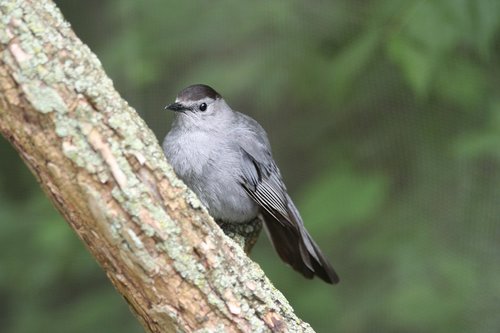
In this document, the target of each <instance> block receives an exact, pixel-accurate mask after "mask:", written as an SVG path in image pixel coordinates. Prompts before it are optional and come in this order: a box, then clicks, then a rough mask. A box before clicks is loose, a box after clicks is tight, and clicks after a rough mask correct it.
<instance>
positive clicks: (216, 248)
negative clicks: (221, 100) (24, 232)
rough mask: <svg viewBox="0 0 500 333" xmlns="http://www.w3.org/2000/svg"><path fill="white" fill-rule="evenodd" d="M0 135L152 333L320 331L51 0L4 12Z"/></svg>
mask: <svg viewBox="0 0 500 333" xmlns="http://www.w3.org/2000/svg"><path fill="white" fill-rule="evenodd" d="M0 132H1V133H2V134H3V136H5V138H6V139H7V140H8V141H10V142H11V143H12V145H14V147H15V148H16V149H17V151H18V152H19V154H20V155H21V156H22V158H23V159H24V161H25V162H26V164H27V165H28V166H29V168H30V169H31V171H32V172H33V173H34V175H35V176H36V178H37V179H38V181H39V183H40V185H41V186H42V188H43V189H44V191H45V192H46V193H47V195H48V196H49V198H50V199H51V200H52V201H53V203H54V205H55V206H56V207H57V209H58V210H59V211H60V212H61V214H62V215H63V216H64V217H65V218H66V220H67V221H68V222H69V224H70V225H71V227H72V228H73V229H74V230H75V232H76V233H77V234H78V236H79V237H80V238H81V239H82V240H83V242H84V243H85V244H86V246H87V248H88V249H89V251H90V252H91V253H92V255H93V256H94V257H95V258H96V260H97V261H98V262H99V264H100V265H101V266H102V267H103V269H104V271H105V272H106V274H107V276H108V277H109V279H110V280H111V281H112V283H113V285H114V286H115V287H116V289H117V290H118V291H119V292H120V293H121V294H122V295H123V296H124V298H125V299H126V300H127V302H128V303H129V304H130V306H131V308H132V309H133V311H134V312H135V314H136V315H137V317H138V319H139V320H140V321H141V323H142V324H143V325H144V327H145V329H146V331H148V332H172V331H183V332H193V331H198V332H213V331H217V332H265V331H275V332H284V331H288V332H312V329H311V328H310V326H309V325H308V324H306V323H304V322H303V321H301V320H300V319H298V318H297V317H296V316H295V315H294V313H293V309H292V308H291V307H290V306H289V304H288V302H287V301H286V299H285V298H284V297H283V295H282V294H281V293H280V292H279V291H277V290H276V289H275V288H274V287H273V286H272V284H271V283H270V282H269V280H268V279H267V278H266V276H265V275H264V273H263V272H262V271H261V269H260V268H259V266H258V265H256V264H255V263H253V262H252V261H251V260H250V259H249V258H248V257H247V256H246V255H245V254H244V253H243V251H242V250H241V248H239V246H238V245H236V244H235V243H234V242H233V241H231V240H230V239H229V238H227V237H225V236H224V234H223V233H222V231H221V230H220V229H219V228H218V227H217V225H216V224H215V223H214V221H213V220H212V218H211V217H210V216H209V215H208V213H207V211H206V209H204V208H203V207H202V205H201V204H200V202H199V201H198V199H197V198H196V197H195V195H193V193H192V192H191V191H189V190H188V189H187V188H186V187H185V185H184V184H183V183H182V182H181V181H179V180H178V179H177V178H176V176H175V174H174V172H173V171H172V169H171V167H170V166H169V165H168V164H167V162H166V160H165V158H164V155H163V152H162V150H161V148H160V147H159V145H158V143H157V141H156V139H155V137H154V135H153V133H152V132H151V131H150V129H149V128H148V127H147V126H146V124H145V123H144V122H143V120H142V119H141V118H140V117H139V116H138V115H137V113H136V112H135V111H134V110H133V109H132V108H131V107H129V106H128V104H127V102H126V101H124V100H123V99H122V98H121V97H120V96H119V94H118V93H117V92H116V91H115V90H114V88H113V84H112V82H111V80H110V79H109V78H107V77H106V74H105V73H104V71H103V70H102V68H101V64H100V63H99V60H98V59H97V58H96V56H95V55H94V54H92V53H91V51H90V50H89V48H88V47H87V46H85V45H84V44H83V43H82V42H81V41H80V40H79V39H78V38H77V37H76V36H75V34H74V33H73V31H72V30H71V28H70V25H69V24H68V23H67V22H65V21H64V19H63V17H62V15H61V13H60V12H59V10H58V9H57V8H56V6H55V5H54V4H53V3H52V2H51V1H47V0H24V1H23V0H19V1H15V0H2V1H1V2H0Z"/></svg>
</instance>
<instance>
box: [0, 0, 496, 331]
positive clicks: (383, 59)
mask: <svg viewBox="0 0 500 333" xmlns="http://www.w3.org/2000/svg"><path fill="white" fill-rule="evenodd" d="M57 3H58V5H59V6H60V8H61V9H62V11H63V13H64V15H65V16H66V18H67V19H68V20H69V21H70V22H71V23H72V25H73V28H74V29H75V31H76V32H77V34H78V35H79V36H80V38H82V39H83V41H84V42H86V43H87V44H88V45H89V46H90V47H91V48H92V50H93V51H94V52H96V53H97V55H98V56H99V58H100V59H101V61H102V63H103V65H104V67H105V69H106V70H107V73H108V74H109V76H110V77H111V78H113V80H114V82H115V85H116V87H117V89H118V90H119V91H120V92H121V93H122V95H123V96H124V98H125V99H127V100H128V101H129V102H130V103H131V104H132V105H133V106H134V107H135V108H136V110H138V111H139V112H140V113H141V115H142V116H143V117H144V118H145V119H146V121H147V123H148V124H149V125H150V126H151V127H152V128H153V130H154V131H155V133H156V134H157V135H158V138H159V140H162V138H163V136H164V134H165V133H166V132H167V130H168V129H169V126H170V122H171V120H172V118H171V117H172V115H171V114H168V113H166V112H165V111H163V106H164V105H165V104H167V103H169V102H171V101H172V100H173V99H174V97H175V95H176V93H177V92H178V91H179V90H180V89H181V88H183V87H184V86H186V85H188V84H192V83H208V84H210V85H212V86H214V87H215V88H216V89H217V90H218V91H219V92H221V93H222V94H223V96H225V98H226V100H228V101H229V103H230V104H231V105H232V106H233V107H234V108H236V109H238V110H241V111H244V112H245V113H248V114H250V115H251V116H253V117H254V118H256V119H258V120H259V122H260V123H261V124H262V125H263V126H264V127H265V128H266V129H267V130H268V132H269V135H270V139H271V142H272V144H273V149H274V155H275V158H276V159H277V160H278V164H279V165H280V166H281V170H282V173H283V174H284V177H285V179H286V182H287V184H288V187H289V190H290V192H291V194H292V197H293V198H294V199H295V201H296V203H297V205H298V206H299V209H300V210H301V212H302V215H303V218H304V220H305V222H306V225H307V226H308V228H309V230H310V232H311V233H312V234H313V235H314V238H315V239H316V240H317V242H318V243H319V244H320V245H321V247H322V248H323V249H324V251H325V252H326V253H327V254H328V256H329V257H330V258H331V261H332V263H333V264H334V266H335V267H336V269H337V270H338V272H339V274H340V276H341V279H342V281H341V284H339V285H338V286H336V287H331V286H329V285H326V284H324V283H322V282H321V281H318V280H313V281H308V280H304V279H303V278H302V277H301V276H299V275H298V274H296V273H294V272H293V271H292V270H291V269H289V268H288V267H286V266H284V265H282V264H281V261H280V260H279V259H278V256H277V255H275V254H274V252H273V250H272V248H271V247H270V245H269V242H268V241H267V239H266V238H265V236H264V237H262V238H261V240H260V242H259V244H258V246H257V248H256V250H255V253H254V255H253V257H254V259H255V260H256V261H257V262H258V263H260V264H261V266H262V267H263V269H264V270H265V271H266V273H267V274H268V276H269V277H270V278H271V280H272V281H273V282H274V283H275V284H276V286H277V287H278V288H279V289H281V290H282V291H283V293H284V294H285V295H286V296H287V298H288V299H289V300H290V302H291V303H292V305H293V306H294V308H295V309H296V311H297V313H298V314H299V316H301V317H302V318H303V319H304V320H306V321H308V322H310V323H311V324H312V326H313V327H314V328H315V329H316V330H317V332H454V333H460V332H464V333H465V332H476V333H488V332H499V331H500V316H499V315H498V311H499V309H500V278H499V276H500V264H499V261H498V258H500V224H499V219H500V203H499V201H500V149H499V148H500V94H499V85H500V52H499V51H500V2H499V1H497V0H481V1H474V0H436V1H426V0H414V1H410V0H407V1H393V0H371V1H369V0H365V1H361V0H358V1H351V0H333V1H320V0H317V1H307V2H306V1H299V0H289V1H246V2H242V1H241V2H236V1H230V0H220V1H219V0H218V1H161V0H155V1H148V2H141V1H135V0H108V1H99V0H92V1H76V0H60V1H57ZM0 161H1V163H0V331H2V332H5V333H14V332H15V333H31V332H54V333H57V332H76V333H77V332H93V331H94V332H124V333H127V332H141V328H140V327H139V325H138V324H137V323H136V322H135V319H134V318H133V317H132V315H131V314H130V313H129V312H128V310H127V307H126V305H125V303H124V302H123V301H122V300H121V299H120V297H119V296H118V295H117V294H116V293H115V291H114V290H113V288H112V286H111V285H110V283H109V282H107V280H106V278H105V276H104V274H103V273H102V271H101V270H100V268H99V267H98V266H97V265H96V263H95V262H94V260H93V259H92V258H91V257H90V255H89V254H88V253H87V252H86V250H85V249H84V246H83V245H82V244H81V243H80V242H79V241H78V239H77V238H76V237H75V235H74V234H73V233H72V231H71V230H70V229H69V227H68V226H67V225H66V224H65V223H64V221H63V220H62V218H61V217H60V216H59V215H58V214H57V213H56V211H55V210H54V208H53V207H52V206H51V204H50V203H49V202H48V200H47V198H46V197H45V196H44V195H43V194H42V193H41V191H40V189H39V187H38V186H37V184H36V182H35V181H34V178H33V177H32V175H31V174H30V173H29V172H28V170H27V169H26V167H25V166H24V165H23V163H22V162H21V161H20V160H19V158H18V156H17V154H16V153H15V152H14V151H13V149H12V148H11V147H10V146H8V144H7V142H6V141H5V140H4V139H0Z"/></svg>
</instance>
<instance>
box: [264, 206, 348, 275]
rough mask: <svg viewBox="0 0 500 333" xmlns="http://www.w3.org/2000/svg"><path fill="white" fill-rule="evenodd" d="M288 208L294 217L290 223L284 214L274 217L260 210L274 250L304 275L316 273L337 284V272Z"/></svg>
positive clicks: (293, 209) (294, 210) (296, 213)
mask: <svg viewBox="0 0 500 333" xmlns="http://www.w3.org/2000/svg"><path fill="white" fill-rule="evenodd" d="M292 205H293V204H292ZM292 207H293V208H292ZM292 207H289V208H291V209H292V211H291V213H292V214H291V215H292V216H291V218H292V219H294V220H295V221H293V223H290V222H291V221H289V220H288V219H286V218H284V217H281V216H278V217H275V216H274V215H271V214H269V213H268V212H267V211H263V212H262V214H263V216H264V220H265V226H266V230H267V231H268V234H269V237H270V238H271V241H272V243H273V246H274V248H275V249H276V252H278V254H279V256H280V257H281V259H282V260H283V261H284V262H286V263H288V264H289V265H291V266H292V267H293V269H295V270H296V271H298V272H300V273H301V274H302V275H304V276H305V277H306V278H308V279H311V278H313V277H314V276H318V277H319V278H321V279H322V280H324V281H325V282H327V283H331V284H335V283H338V282H339V277H338V275H337V273H335V271H334V269H333V268H332V266H331V265H330V263H329V262H328V260H327V259H326V258H325V256H324V255H323V253H322V252H321V250H320V249H319V247H318V245H317V244H316V243H315V242H314V240H313V239H312V238H311V236H310V235H309V233H308V232H307V230H306V229H305V227H304V225H303V224H302V221H301V220H297V219H300V216H298V212H297V211H296V209H295V207H294V206H292ZM294 215H295V216H294ZM277 219H283V220H282V221H280V220H277Z"/></svg>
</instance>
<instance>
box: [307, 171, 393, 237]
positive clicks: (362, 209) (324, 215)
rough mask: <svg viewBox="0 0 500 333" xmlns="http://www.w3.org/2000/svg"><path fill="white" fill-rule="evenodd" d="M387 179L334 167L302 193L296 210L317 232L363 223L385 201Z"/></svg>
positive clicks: (332, 230)
mask: <svg viewBox="0 0 500 333" xmlns="http://www.w3.org/2000/svg"><path fill="white" fill-rule="evenodd" d="M387 190H388V182H387V179H386V178H385V177H383V176H380V175H366V174H359V173H354V172H353V170H352V168H348V167H345V166H344V167H338V168H336V169H333V170H331V171H329V172H328V173H326V174H324V175H323V176H321V177H317V178H316V180H315V181H314V183H313V184H311V185H310V186H309V187H308V188H307V189H306V190H305V191H304V193H303V195H302V200H301V201H300V209H301V212H302V215H303V217H304V219H305V220H307V221H308V226H309V227H310V228H311V229H312V230H315V229H316V232H317V233H321V232H326V231H329V232H335V230H339V229H342V228H345V227H346V226H350V227H353V226H354V225H355V224H356V223H366V222H367V219H369V218H370V217H372V216H373V214H375V213H376V212H377V211H378V210H379V209H380V208H381V206H382V204H383V203H384V202H385V199H386V195H387Z"/></svg>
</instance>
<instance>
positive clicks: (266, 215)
mask: <svg viewBox="0 0 500 333" xmlns="http://www.w3.org/2000/svg"><path fill="white" fill-rule="evenodd" d="M165 109H168V110H171V111H174V113H175V117H174V120H173V122H172V126H171V129H170V131H169V132H168V133H167V135H166V136H165V138H164V140H163V144H162V148H163V151H164V153H165V156H166V158H167V160H168V161H169V163H170V165H171V166H172V167H173V170H174V171H175V173H176V175H177V176H178V177H179V178H180V179H181V180H182V181H183V182H184V183H185V184H186V185H187V186H188V187H189V188H190V189H191V190H193V191H194V193H195V194H196V195H197V196H198V198H199V199H200V201H201V202H202V203H203V205H204V206H205V207H207V209H208V212H209V213H210V215H211V216H212V217H213V218H214V219H215V220H216V221H217V222H218V223H219V224H220V225H224V226H236V227H243V228H241V229H245V228H244V227H245V226H246V225H247V224H248V223H252V221H254V222H253V223H254V225H255V224H256V225H257V227H256V229H258V224H259V223H258V222H260V221H263V222H264V223H263V224H264V227H265V230H266V231H267V234H268V236H269V238H270V240H271V243H272V244H273V247H274V249H275V250H276V252H277V253H278V255H279V256H280V257H281V259H282V260H283V261H284V262H285V263H287V264H289V265H290V266H291V267H292V268H293V269H294V270H296V271H298V272H300V273H301V274H302V275H303V276H304V277H306V278H309V279H311V278H313V277H315V276H317V277H319V278H320V279H322V280H324V281H325V282H327V283H329V284H336V283H338V282H339V277H338V275H337V273H336V272H335V270H334V269H333V268H332V266H331V265H330V263H329V261H328V260H327V258H326V257H325V255H324V254H323V253H322V252H321V250H320V248H319V246H318V245H317V244H316V242H315V241H314V240H313V239H312V237H311V236H310V234H309V232H308V231H307V230H306V228H305V226H304V223H303V221H302V218H301V216H300V214H299V211H298V210H297V208H296V206H295V205H294V203H293V201H292V199H291V198H290V196H289V195H288V193H287V189H286V186H285V184H284V181H283V178H282V176H281V173H280V170H279V169H278V166H277V165H276V162H275V161H274V159H273V156H272V153H271V146H270V143H269V139H268V137H267V133H266V131H265V130H264V129H263V128H262V126H261V125H260V124H259V123H258V122H257V121H256V120H254V119H253V118H251V117H249V116H247V115H245V114H243V113H240V112H237V111H234V110H233V109H232V108H231V107H230V106H229V105H228V104H227V103H226V101H225V100H224V99H223V98H222V96H221V95H220V94H219V93H218V92H217V91H215V90H214V89H213V88H211V87H210V86H208V85H204V84H194V85H190V86H188V87H186V88H184V89H182V90H181V91H180V92H179V93H178V94H177V96H176V98H175V102H174V103H171V104H168V105H167V106H166V107H165ZM255 221H258V222H257V223H255ZM223 230H224V228H223ZM258 231H260V229H259V230H258Z"/></svg>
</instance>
